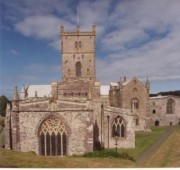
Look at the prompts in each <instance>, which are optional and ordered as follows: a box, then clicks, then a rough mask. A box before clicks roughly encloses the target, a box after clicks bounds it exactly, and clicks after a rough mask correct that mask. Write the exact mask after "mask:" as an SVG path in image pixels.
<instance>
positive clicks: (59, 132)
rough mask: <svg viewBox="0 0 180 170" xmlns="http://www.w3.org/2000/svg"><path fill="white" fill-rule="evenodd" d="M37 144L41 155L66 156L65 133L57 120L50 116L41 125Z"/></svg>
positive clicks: (63, 127) (63, 126)
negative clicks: (38, 143)
mask: <svg viewBox="0 0 180 170" xmlns="http://www.w3.org/2000/svg"><path fill="white" fill-rule="evenodd" d="M39 142H40V154H41V155H45V156H46V155H66V153H67V133H66V129H65V125H64V124H63V123H62V122H61V120H60V119H59V118H57V117H53V116H52V117H50V118H48V119H46V120H45V121H44V122H43V123H42V124H41V126H40V130H39Z"/></svg>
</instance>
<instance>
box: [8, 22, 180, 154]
mask: <svg viewBox="0 0 180 170" xmlns="http://www.w3.org/2000/svg"><path fill="white" fill-rule="evenodd" d="M60 34H61V56H62V80H61V81H52V82H51V84H50V85H28V86H26V87H23V88H22V90H21V91H20V92H18V90H17V87H16V88H15V89H14V94H13V100H12V105H11V106H10V105H8V107H7V114H6V120H5V147H6V148H9V149H13V150H19V151H24V152H26V151H34V152H35V153H37V154H39V155H44V156H48V155H60V156H63V155H77V154H83V153H85V152H91V151H94V150H99V149H102V148H115V142H117V147H118V148H135V131H137V130H142V131H145V130H149V127H150V126H151V125H152V124H154V122H153V121H156V120H155V119H156V118H154V119H152V116H151V111H152V110H155V109H151V108H150V106H151V105H152V103H153V101H151V99H150V98H149V91H150V82H149V80H148V79H147V80H146V82H144V83H142V82H141V81H139V80H138V79H137V78H136V77H134V78H133V79H132V80H126V77H124V79H123V80H120V81H118V82H110V83H109V85H102V84H101V82H100V81H98V80H97V79H96V67H95V65H96V64H95V47H96V44H95V42H96V28H95V26H92V30H91V31H89V32H83V31H80V28H79V27H77V28H76V31H74V32H66V31H65V29H64V27H63V26H61V30H60ZM20 94H21V95H20ZM153 100H154V99H153ZM150 101H151V102H150ZM153 107H155V106H154V105H153ZM153 116H154V113H153ZM172 119H173V118H172ZM173 120H174V119H173ZM173 120H172V122H173ZM179 120H180V119H179Z"/></svg>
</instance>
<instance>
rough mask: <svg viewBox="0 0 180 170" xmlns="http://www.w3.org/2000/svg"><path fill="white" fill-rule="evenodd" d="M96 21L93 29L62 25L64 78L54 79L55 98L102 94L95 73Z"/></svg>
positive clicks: (80, 97) (87, 97) (87, 96)
mask: <svg viewBox="0 0 180 170" xmlns="http://www.w3.org/2000/svg"><path fill="white" fill-rule="evenodd" d="M95 38H96V31H95V25H94V26H92V31H89V32H87V31H86V32H83V31H80V30H79V27H77V30H76V31H74V32H66V31H65V30H64V27H63V26H61V56H62V81H61V82H52V83H51V87H52V96H53V97H54V98H58V99H59V98H63V99H70V98H71V99H74V98H76V99H77V100H79V99H80V100H81V99H82V98H84V99H92V98H97V97H99V96H100V82H98V81H96V76H95Z"/></svg>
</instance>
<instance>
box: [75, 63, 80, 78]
mask: <svg viewBox="0 0 180 170" xmlns="http://www.w3.org/2000/svg"><path fill="white" fill-rule="evenodd" d="M76 76H77V77H81V63H80V62H77V63H76Z"/></svg>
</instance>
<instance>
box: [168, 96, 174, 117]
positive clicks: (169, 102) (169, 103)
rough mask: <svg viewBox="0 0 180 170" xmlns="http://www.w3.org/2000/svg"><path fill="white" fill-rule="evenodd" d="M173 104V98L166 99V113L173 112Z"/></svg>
mask: <svg viewBox="0 0 180 170" xmlns="http://www.w3.org/2000/svg"><path fill="white" fill-rule="evenodd" d="M174 106H175V102H174V100H173V99H168V101H167V105H166V113H167V114H173V113H174Z"/></svg>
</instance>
